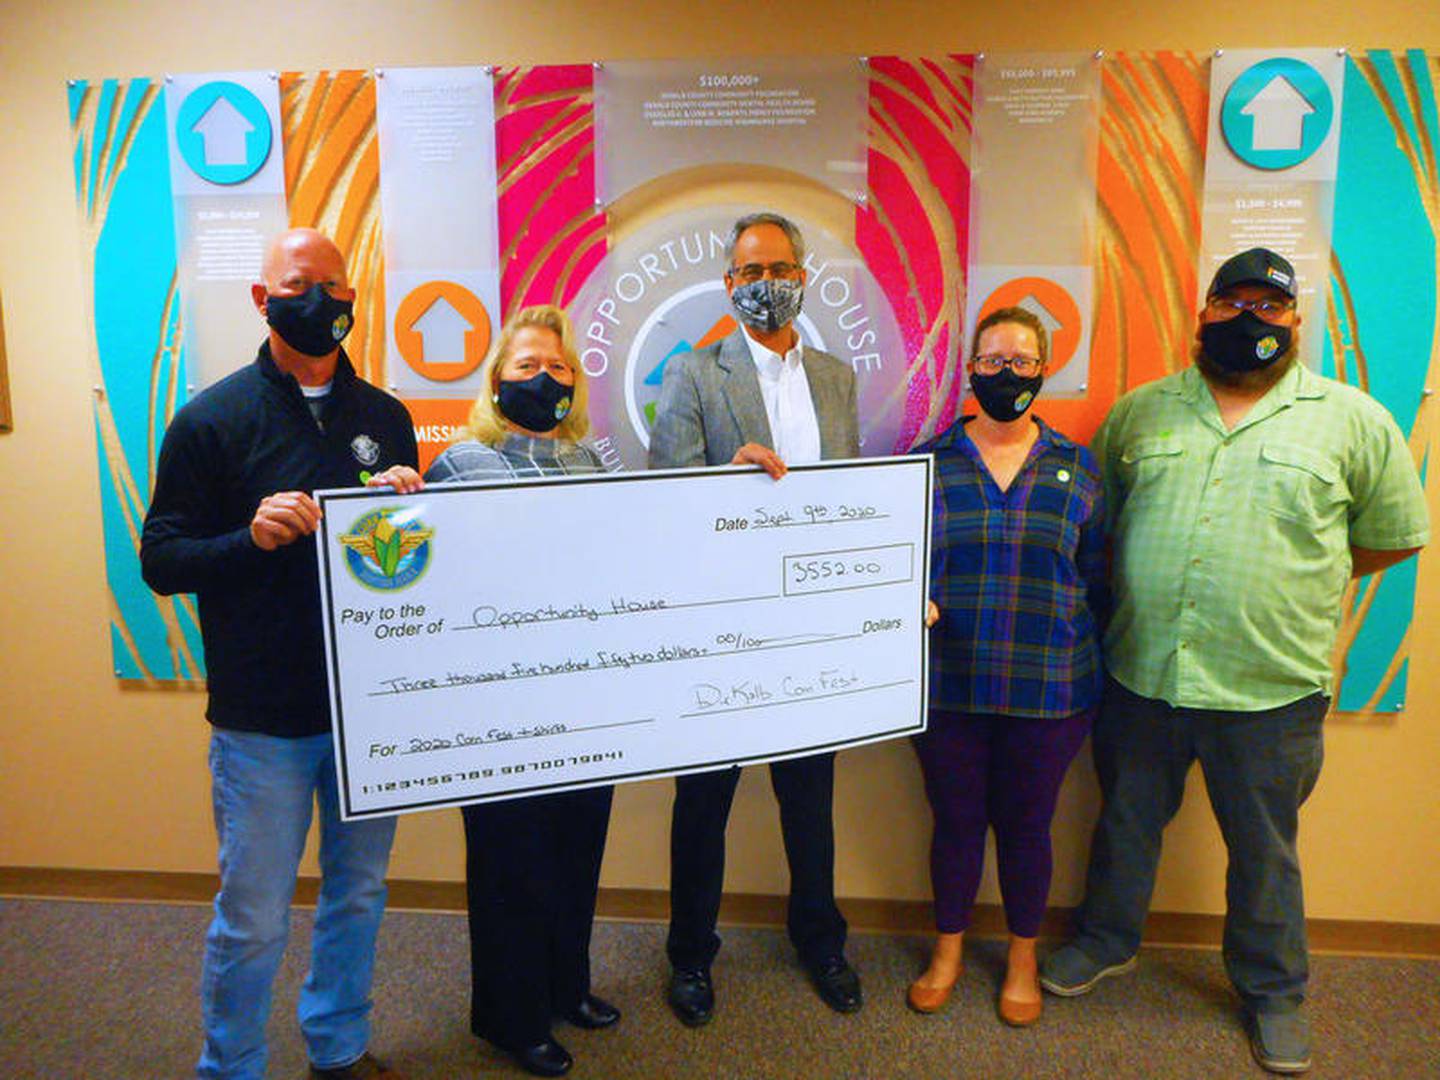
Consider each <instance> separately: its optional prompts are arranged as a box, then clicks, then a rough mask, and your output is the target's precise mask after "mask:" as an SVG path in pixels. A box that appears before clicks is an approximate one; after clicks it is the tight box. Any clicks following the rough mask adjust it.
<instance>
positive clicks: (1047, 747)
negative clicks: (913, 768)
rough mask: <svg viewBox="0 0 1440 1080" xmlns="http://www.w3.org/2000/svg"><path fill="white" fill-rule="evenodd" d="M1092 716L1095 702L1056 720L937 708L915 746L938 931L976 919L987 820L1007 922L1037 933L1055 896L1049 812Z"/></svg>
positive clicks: (1023, 932)
mask: <svg viewBox="0 0 1440 1080" xmlns="http://www.w3.org/2000/svg"><path fill="white" fill-rule="evenodd" d="M1093 716H1094V711H1093V710H1086V711H1085V712H1082V713H1076V714H1075V715H1073V716H1062V717H1057V718H1054V719H1030V718H1025V717H1015V716H993V715H979V714H969V713H953V712H941V711H939V710H937V709H933V708H932V709H931V710H930V726H929V730H927V731H926V732H925V733H924V734H923V735H918V736H916V738H915V752H916V753H917V754H918V755H919V758H920V767H921V769H922V770H923V771H924V773H925V794H926V795H927V796H929V799H930V807H931V809H932V810H933V811H934V813H935V836H934V838H933V840H932V841H931V844H930V881H931V885H932V886H933V888H934V890H935V928H936V929H937V930H938V931H939V932H940V933H942V934H955V933H959V932H960V931H962V930H964V929H965V928H966V927H968V926H969V925H970V911H971V908H973V907H974V906H975V893H976V891H977V890H978V889H979V888H980V871H981V868H982V867H983V865H984V862H985V830H986V828H987V827H989V826H994V829H995V853H996V856H997V859H996V861H997V863H998V866H999V870H1000V895H1001V897H1002V898H1003V899H1004V901H1005V922H1006V925H1007V926H1008V927H1009V928H1010V933H1012V934H1014V935H1015V936H1016V937H1035V936H1036V934H1038V933H1039V931H1040V919H1041V917H1042V916H1043V915H1044V914H1045V902H1046V900H1047V899H1048V897H1049V895H1050V865H1051V864H1050V820H1051V818H1053V817H1054V816H1055V800H1056V798H1057V797H1058V795H1059V793H1060V782H1061V781H1062V780H1064V778H1065V770H1066V769H1067V768H1069V767H1070V762H1071V761H1073V760H1074V758H1075V755H1076V754H1077V753H1078V752H1079V750H1080V745H1081V743H1083V742H1084V741H1085V736H1086V735H1087V734H1088V733H1089V731H1090V721H1091V719H1092V717H1093Z"/></svg>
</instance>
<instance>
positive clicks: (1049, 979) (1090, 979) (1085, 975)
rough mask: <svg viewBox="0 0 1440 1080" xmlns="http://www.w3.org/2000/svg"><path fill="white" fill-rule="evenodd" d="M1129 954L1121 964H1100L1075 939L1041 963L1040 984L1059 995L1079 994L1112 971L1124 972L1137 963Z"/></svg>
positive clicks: (1093, 987) (1115, 972)
mask: <svg viewBox="0 0 1440 1080" xmlns="http://www.w3.org/2000/svg"><path fill="white" fill-rule="evenodd" d="M1135 960H1136V958H1135V957H1134V956H1132V957H1130V959H1128V960H1123V961H1121V962H1120V963H1118V964H1101V963H1099V962H1097V961H1095V960H1092V959H1090V957H1089V955H1088V954H1086V952H1085V951H1084V950H1083V949H1081V948H1080V946H1078V945H1076V944H1075V943H1074V942H1073V941H1072V942H1071V943H1070V944H1069V945H1062V946H1061V947H1060V948H1058V949H1056V950H1055V951H1054V952H1053V953H1051V954H1050V955H1049V956H1047V957H1046V958H1045V962H1044V963H1043V964H1041V965H1040V985H1041V986H1043V987H1044V988H1045V989H1046V990H1048V991H1050V993H1052V994H1058V995H1059V996H1060V997H1079V996H1080V995H1081V994H1088V993H1089V992H1090V991H1091V990H1094V989H1095V984H1096V983H1098V982H1099V981H1100V980H1101V979H1104V978H1106V977H1108V976H1110V975H1123V974H1125V972H1127V971H1129V970H1130V969H1131V968H1133V967H1134V966H1135Z"/></svg>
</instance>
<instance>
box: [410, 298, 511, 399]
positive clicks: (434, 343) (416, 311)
mask: <svg viewBox="0 0 1440 1080" xmlns="http://www.w3.org/2000/svg"><path fill="white" fill-rule="evenodd" d="M395 348H396V350H397V351H398V352H399V353H400V356H401V358H402V359H403V360H404V361H405V363H407V364H409V365H410V367H411V368H413V369H414V370H415V371H416V372H418V373H419V374H421V375H423V376H425V378H427V379H434V380H435V381H436V382H454V381H455V380H456V379H463V378H464V377H465V376H466V375H469V374H470V373H471V372H472V371H474V370H475V369H476V368H478V367H479V366H480V362H481V361H482V360H484V359H485V351H486V350H487V349H489V348H490V313H489V312H487V311H486V310H485V305H484V304H482V303H481V302H480V299H479V298H478V297H477V296H476V295H475V294H474V293H472V292H471V291H470V290H469V289H467V288H465V287H464V286H463V285H457V284H455V282H453V281H427V282H426V283H425V284H424V285H421V286H419V287H418V288H416V289H413V290H411V292H410V294H409V295H408V296H406V297H405V299H404V300H402V301H401V302H400V307H399V309H398V310H397V311H396V312H395Z"/></svg>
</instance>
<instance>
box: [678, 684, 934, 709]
mask: <svg viewBox="0 0 1440 1080" xmlns="http://www.w3.org/2000/svg"><path fill="white" fill-rule="evenodd" d="M914 681H915V680H914V679H898V680H896V681H895V682H887V683H876V684H875V685H874V686H859V687H856V688H855V689H854V690H836V691H835V692H834V693H832V694H807V695H805V696H803V697H792V698H781V699H780V700H779V701H762V702H760V703H759V704H756V705H732V706H730V708H728V709H701V710H700V711H699V712H687V713H681V714H680V717H681V719H690V718H692V717H696V716H718V715H720V714H721V713H732V712H748V711H749V710H751V709H769V708H773V707H774V706H776V705H798V704H800V702H802V701H823V700H824V699H825V698H837V697H849V696H850V695H851V694H865V693H868V692H869V691H871V690H889V689H891V688H892V687H896V686H909V685H910V684H911V683H913V682H914Z"/></svg>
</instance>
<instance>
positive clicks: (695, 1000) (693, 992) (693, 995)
mask: <svg viewBox="0 0 1440 1080" xmlns="http://www.w3.org/2000/svg"><path fill="white" fill-rule="evenodd" d="M667 996H668V998H669V1001H670V1008H671V1009H672V1010H673V1011H674V1013H675V1015H676V1016H678V1017H679V1018H680V1022H681V1023H682V1024H684V1025H685V1026H686V1027H701V1026H702V1025H704V1024H708V1023H709V1022H710V1020H711V1018H712V1017H714V1015H715V988H714V987H713V986H711V985H710V972H709V970H708V969H706V968H674V969H672V970H671V972H670V993H669V994H668V995H667Z"/></svg>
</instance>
